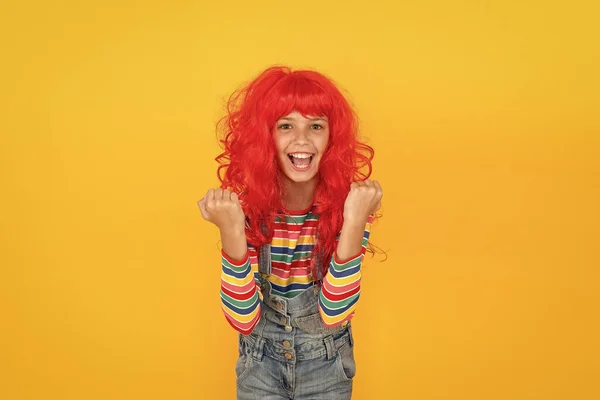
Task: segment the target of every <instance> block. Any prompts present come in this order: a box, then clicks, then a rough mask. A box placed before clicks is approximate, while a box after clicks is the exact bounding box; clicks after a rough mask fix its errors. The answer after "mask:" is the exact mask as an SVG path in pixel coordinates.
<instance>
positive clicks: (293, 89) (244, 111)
mask: <svg viewBox="0 0 600 400" xmlns="http://www.w3.org/2000/svg"><path fill="white" fill-rule="evenodd" d="M292 111H298V112H299V113H301V114H302V115H304V116H309V115H310V116H327V118H328V119H329V135H330V136H329V143H328V145H327V149H326V150H325V153H324V155H323V158H322V160H321V164H320V165H319V172H318V177H319V183H318V186H317V189H316V191H315V195H314V199H313V202H314V205H315V210H314V211H313V212H314V213H316V214H319V222H318V225H317V241H316V244H315V247H314V249H313V255H322V257H324V260H329V259H331V256H332V255H333V253H334V251H335V248H336V237H337V235H338V234H339V233H340V231H341V229H342V224H343V222H344V221H343V211H344V202H345V200H346V196H347V195H348V192H349V190H350V184H351V183H352V182H354V181H361V180H364V179H367V178H368V177H369V176H370V175H371V170H372V166H371V161H372V159H373V155H374V151H373V149H372V148H371V147H370V146H368V145H366V144H364V143H361V142H360V141H359V139H358V118H357V116H356V114H355V112H354V111H353V110H352V108H351V107H350V105H349V104H348V101H347V100H346V98H345V97H344V96H343V95H342V93H340V91H339V90H338V89H337V87H336V86H335V85H334V84H333V82H332V81H331V80H330V79H328V78H327V77H325V76H324V75H322V74H320V73H318V72H315V71H309V70H294V71H293V70H291V69H290V68H288V67H283V66H273V67H270V68H268V69H266V70H265V71H264V72H262V73H261V74H260V75H259V76H258V77H256V78H255V79H254V80H253V81H251V82H250V83H249V84H248V85H246V86H244V87H243V88H241V89H239V90H237V91H236V92H234V93H233V94H232V95H231V97H230V98H229V101H228V102H227V114H226V115H225V117H223V118H222V119H221V120H220V121H219V124H218V126H219V131H220V133H221V134H222V135H223V137H222V138H221V140H220V142H221V144H222V147H223V150H224V151H223V153H221V154H220V155H219V156H217V158H216V161H217V162H218V163H219V164H220V165H219V168H218V170H217V175H218V177H219V180H220V181H221V188H224V189H229V190H232V191H234V192H236V193H238V195H239V198H240V201H241V203H242V208H243V210H244V215H246V219H247V222H248V223H247V228H246V235H247V237H248V241H249V242H250V243H251V244H252V245H254V246H255V247H256V248H257V249H258V247H259V246H261V245H262V244H264V243H270V242H271V240H272V238H273V225H274V219H275V217H276V216H277V215H281V214H282V211H281V210H283V205H282V203H281V198H282V184H281V181H280V174H279V165H278V162H277V157H276V152H275V142H274V140H273V130H274V127H275V123H276V121H277V120H278V119H279V118H281V117H283V116H285V115H288V114H289V113H291V112H292ZM363 170H364V171H363ZM223 172H224V174H223ZM264 227H266V229H265V228H264ZM312 259H313V262H312V263H311V269H312V272H313V276H318V275H315V272H316V271H315V270H314V268H315V262H314V261H315V257H313V258H312ZM321 265H322V268H323V271H321V272H322V274H321V276H324V274H325V271H326V270H327V267H328V261H326V262H325V263H321Z"/></svg>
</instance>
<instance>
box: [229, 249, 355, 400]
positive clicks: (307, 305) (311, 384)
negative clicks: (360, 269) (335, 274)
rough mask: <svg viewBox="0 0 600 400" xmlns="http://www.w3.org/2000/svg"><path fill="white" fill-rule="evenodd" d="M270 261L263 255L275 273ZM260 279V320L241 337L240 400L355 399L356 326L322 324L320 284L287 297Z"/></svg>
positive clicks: (262, 266)
mask: <svg viewBox="0 0 600 400" xmlns="http://www.w3.org/2000/svg"><path fill="white" fill-rule="evenodd" d="M262 254H264V253H262V252H261V255H262ZM267 262H268V263H269V264H270V259H268V258H267V257H259V271H261V272H263V273H264V272H270V268H268V269H267V266H266V264H267ZM269 267H270V265H269ZM259 281H260V285H261V291H262V294H263V301H262V303H261V307H262V314H261V318H260V321H259V322H258V324H257V325H256V327H255V328H254V330H253V331H252V333H251V334H250V335H247V336H245V335H241V334H240V335H239V358H238V360H237V363H236V367H235V372H236V376H237V398H238V400H256V399H260V400H280V399H281V400H283V399H294V400H304V399H312V400H318V399H327V400H348V399H350V397H351V395H352V379H353V378H354V375H355V373H356V364H355V362H354V340H353V338H352V328H351V325H350V324H347V325H346V326H337V327H334V328H327V327H326V326H325V325H324V324H323V322H322V320H321V316H320V315H319V309H318V296H319V286H317V285H315V286H313V287H311V288H308V289H306V290H305V291H303V292H302V293H300V294H299V295H297V296H296V297H294V298H292V299H286V298H283V297H280V296H276V295H273V294H271V284H270V283H269V282H268V281H267V280H266V279H265V278H264V277H262V276H260V277H259Z"/></svg>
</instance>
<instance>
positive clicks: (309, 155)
mask: <svg viewBox="0 0 600 400" xmlns="http://www.w3.org/2000/svg"><path fill="white" fill-rule="evenodd" d="M290 156H292V157H295V158H309V157H311V154H307V153H296V154H290Z"/></svg>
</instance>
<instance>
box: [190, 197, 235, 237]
mask: <svg viewBox="0 0 600 400" xmlns="http://www.w3.org/2000/svg"><path fill="white" fill-rule="evenodd" d="M198 207H199V208H200V213H201V214H202V217H203V218H204V219H205V220H207V221H209V222H212V223H213V224H215V225H216V226H217V227H218V228H219V229H220V230H221V232H223V231H226V232H233V231H237V232H244V227H245V224H246V217H245V216H244V212H243V211H242V206H241V204H240V201H239V199H238V195H237V194H235V193H233V192H231V191H229V190H227V189H209V190H208V192H206V195H205V196H204V197H203V198H202V199H200V201H198Z"/></svg>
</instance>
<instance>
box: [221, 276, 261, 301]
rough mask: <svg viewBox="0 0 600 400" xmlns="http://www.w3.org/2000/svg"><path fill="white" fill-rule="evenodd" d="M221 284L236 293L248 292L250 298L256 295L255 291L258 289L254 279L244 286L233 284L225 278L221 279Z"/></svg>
mask: <svg viewBox="0 0 600 400" xmlns="http://www.w3.org/2000/svg"><path fill="white" fill-rule="evenodd" d="M221 286H223V287H224V288H225V289H227V290H229V291H231V292H234V293H238V294H248V298H250V297H252V296H253V295H254V291H255V290H256V282H255V281H254V279H252V280H251V281H250V282H248V283H247V284H245V285H243V286H237V285H232V284H231V283H229V282H225V281H224V280H223V279H221Z"/></svg>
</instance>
